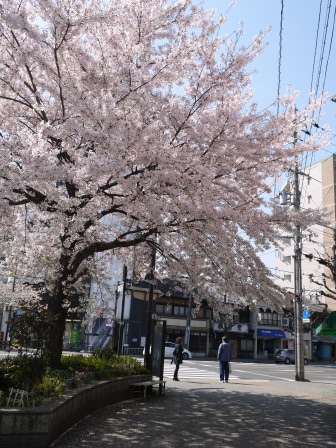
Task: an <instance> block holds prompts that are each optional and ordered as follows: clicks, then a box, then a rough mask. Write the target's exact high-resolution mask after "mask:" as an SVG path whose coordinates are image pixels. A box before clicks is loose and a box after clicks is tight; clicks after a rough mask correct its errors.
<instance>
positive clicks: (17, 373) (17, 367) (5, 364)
mask: <svg viewBox="0 0 336 448" xmlns="http://www.w3.org/2000/svg"><path fill="white" fill-rule="evenodd" d="M45 369H46V365H45V361H44V359H43V358H40V357H38V356H29V355H19V356H13V357H8V358H5V359H2V360H1V361H0V388H1V390H8V389H9V388H11V387H14V388H16V389H22V390H26V391H30V390H32V388H33V387H34V385H35V384H36V383H37V382H38V381H39V380H40V379H41V378H42V376H43V374H44V372H45Z"/></svg>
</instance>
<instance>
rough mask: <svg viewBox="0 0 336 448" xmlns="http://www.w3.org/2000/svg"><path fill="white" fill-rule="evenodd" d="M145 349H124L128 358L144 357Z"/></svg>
mask: <svg viewBox="0 0 336 448" xmlns="http://www.w3.org/2000/svg"><path fill="white" fill-rule="evenodd" d="M143 350H144V349H143V347H137V348H131V347H124V355H127V356H142V355H143Z"/></svg>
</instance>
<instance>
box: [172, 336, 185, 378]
mask: <svg viewBox="0 0 336 448" xmlns="http://www.w3.org/2000/svg"><path fill="white" fill-rule="evenodd" d="M182 354H183V347H182V338H181V337H179V338H176V341H175V349H174V351H173V356H174V358H173V359H174V363H175V372H174V378H173V380H174V381H180V380H179V379H178V377H177V376H178V371H179V368H180V364H182V362H183V355H182Z"/></svg>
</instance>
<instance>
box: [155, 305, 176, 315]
mask: <svg viewBox="0 0 336 448" xmlns="http://www.w3.org/2000/svg"><path fill="white" fill-rule="evenodd" d="M171 310H172V308H171V306H170V305H169V306H168V305H163V304H162V303H157V304H156V306H155V312H156V314H158V315H159V316H171V314H172V311H171Z"/></svg>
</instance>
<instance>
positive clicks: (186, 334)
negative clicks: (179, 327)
mask: <svg viewBox="0 0 336 448" xmlns="http://www.w3.org/2000/svg"><path fill="white" fill-rule="evenodd" d="M191 307H192V290H190V291H189V296H188V308H187V322H186V331H185V336H184V345H185V346H186V348H187V349H188V350H189V343H190V327H191Z"/></svg>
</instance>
